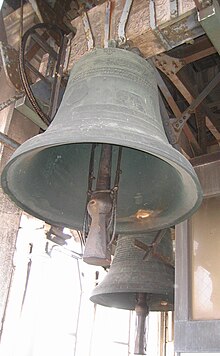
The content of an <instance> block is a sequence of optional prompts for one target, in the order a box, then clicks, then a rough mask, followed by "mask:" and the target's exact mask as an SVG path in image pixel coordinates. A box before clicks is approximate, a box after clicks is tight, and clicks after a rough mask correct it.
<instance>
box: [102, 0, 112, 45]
mask: <svg viewBox="0 0 220 356" xmlns="http://www.w3.org/2000/svg"><path fill="white" fill-rule="evenodd" d="M110 21H111V0H108V1H107V3H106V12H105V36H104V48H107V47H108V41H109V35H110Z"/></svg>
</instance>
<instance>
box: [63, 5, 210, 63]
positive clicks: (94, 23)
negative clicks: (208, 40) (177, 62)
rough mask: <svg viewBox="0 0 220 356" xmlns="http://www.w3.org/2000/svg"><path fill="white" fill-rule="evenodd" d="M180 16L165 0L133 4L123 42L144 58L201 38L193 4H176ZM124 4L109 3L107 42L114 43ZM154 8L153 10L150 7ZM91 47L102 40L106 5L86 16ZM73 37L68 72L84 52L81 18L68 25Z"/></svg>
mask: <svg viewBox="0 0 220 356" xmlns="http://www.w3.org/2000/svg"><path fill="white" fill-rule="evenodd" d="M179 3H180V5H181V6H179V9H181V14H180V13H179V14H178V13H176V14H173V13H172V11H173V10H171V5H170V1H169V0H155V1H154V2H152V1H150V0H145V1H140V0H133V4H132V7H131V11H130V14H129V18H128V22H127V25H126V31H125V32H126V38H127V40H128V41H129V43H130V45H131V46H132V47H137V48H138V49H139V50H140V51H141V53H142V54H143V56H144V57H145V58H149V57H152V56H154V55H156V54H158V53H162V52H165V51H168V50H170V49H172V48H175V47H176V46H179V45H180V44H182V43H185V42H188V41H192V40H193V39H194V38H197V37H199V36H201V35H202V34H204V31H203V29H202V27H201V26H200V24H199V22H198V20H197V17H196V8H195V3H194V1H193V0H187V1H186V0H179ZM124 4H125V0H124V1H121V0H112V1H111V16H110V18H111V21H110V39H113V40H117V39H118V33H117V31H118V25H119V21H120V17H121V14H122V12H123V8H124ZM152 4H154V6H153V5H152ZM87 16H88V20H89V23H90V27H91V31H92V35H93V38H94V43H95V47H103V46H104V40H105V35H104V34H105V19H106V3H103V4H101V5H98V6H96V7H94V8H93V9H91V10H90V11H88V12H87ZM72 26H73V27H74V28H76V30H77V33H76V36H75V37H74V39H73V41H72V44H71V53H70V60H69V69H71V68H72V66H73V64H74V62H75V61H77V60H78V59H79V58H80V57H81V56H82V55H83V54H84V53H86V52H87V51H88V44H87V40H86V33H85V30H84V27H83V21H82V18H81V17H80V16H79V17H77V18H76V19H74V20H73V21H72Z"/></svg>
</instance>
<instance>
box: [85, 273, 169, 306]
mask: <svg viewBox="0 0 220 356" xmlns="http://www.w3.org/2000/svg"><path fill="white" fill-rule="evenodd" d="M106 277H107V276H106ZM103 281H104V280H103ZM100 285H101V283H100ZM100 285H98V286H97V287H95V289H96V288H98V287H99V286H100ZM95 289H94V290H93V291H92V293H94V292H95ZM136 293H146V294H154V293H147V292H146V291H142V290H140V291H139V290H138V291H131V292H115V293H114V292H110V293H106V292H105V293H100V292H99V293H95V294H93V295H91V296H90V297H89V300H90V301H91V302H92V303H94V304H98V305H102V306H104V307H109V308H117V309H123V310H135V306H134V307H133V308H130V309H128V308H126V307H119V306H115V305H114V306H111V305H109V304H108V303H99V302H98V300H94V298H95V299H96V297H97V298H98V299H99V297H100V296H104V297H105V296H110V295H115V294H117V295H119V294H120V295H122V294H136ZM155 295H158V296H159V295H160V296H161V297H162V296H163V295H162V294H160V293H155ZM166 297H167V296H166ZM166 297H165V295H164V300H165V299H167V298H166ZM167 302H168V304H167V305H165V306H162V305H161V310H158V311H172V310H174V291H173V296H170V298H169V300H167ZM148 307H149V312H154V311H156V310H155V309H151V306H150V305H148Z"/></svg>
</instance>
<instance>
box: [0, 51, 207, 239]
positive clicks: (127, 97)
mask: <svg viewBox="0 0 220 356" xmlns="http://www.w3.org/2000/svg"><path fill="white" fill-rule="evenodd" d="M92 143H97V145H96V149H95V151H96V152H95V161H94V177H96V178H97V172H98V162H99V157H100V152H101V145H100V144H101V143H107V144H111V145H112V172H115V171H116V165H117V154H118V146H123V150H122V159H121V175H120V184H119V192H118V199H117V224H116V230H117V233H126V234H128V233H136V232H144V231H153V230H159V229H162V228H165V227H167V226H171V225H174V224H177V223H179V222H180V221H182V220H185V219H187V218H188V217H189V216H190V215H191V214H192V213H193V212H194V211H195V210H196V209H197V208H198V206H199V205H200V202H201V196H202V194H201V188H200V184H199V181H198V179H197V176H196V174H195V172H194V170H193V168H192V166H191V165H190V163H189V162H188V160H187V159H186V158H185V157H184V156H183V155H182V154H180V153H179V152H178V151H176V150H175V149H174V148H173V147H172V146H171V145H170V144H169V143H168V140H167V138H166V135H165V132H164V129H163V124H162V121H161V117H160V111H159V103H158V92H157V84H156V80H155V75H154V69H153V68H152V67H151V65H150V64H149V63H148V62H147V61H145V60H144V59H143V58H141V57H139V56H138V55H137V54H135V53H132V52H129V51H126V50H122V49H116V48H108V49H96V50H94V51H92V52H90V53H88V54H87V55H85V56H84V57H82V58H81V59H80V61H79V62H78V63H76V64H75V65H74V67H73V70H72V72H71V76H70V79H69V83H68V86H67V89H66V92H65V94H64V97H63V101H62V104H61V106H60V108H59V110H58V112H57V115H56V117H55V119H54V121H53V122H52V124H51V125H50V127H49V128H48V129H47V131H46V132H45V133H43V134H40V135H38V136H36V137H34V138H32V139H31V140H29V141H27V142H25V143H24V144H23V145H21V147H20V148H19V149H18V150H17V151H16V152H15V154H14V155H13V157H12V158H11V160H10V161H9V163H8V165H7V166H6V168H5V170H4V172H3V176H2V186H3V188H4V190H5V192H6V193H7V194H9V195H10V197H11V198H12V199H13V200H14V201H15V202H16V204H17V205H19V206H20V207H21V208H22V209H24V210H25V211H27V212H28V213H30V214H32V215H34V216H36V217H38V218H40V219H42V220H45V221H47V222H48V223H51V224H53V225H60V226H66V227H70V228H75V229H80V230H81V228H82V225H83V219H84V214H85V207H86V204H87V190H88V171H89V160H90V152H91V146H92ZM112 175H113V176H112V178H113V177H114V173H112ZM112 180H113V179H112ZM94 184H95V179H94ZM93 190H94V187H93Z"/></svg>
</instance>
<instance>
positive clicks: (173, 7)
mask: <svg viewBox="0 0 220 356" xmlns="http://www.w3.org/2000/svg"><path fill="white" fill-rule="evenodd" d="M177 16H178V0H170V17H171V19H173V18H175V17H177Z"/></svg>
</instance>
